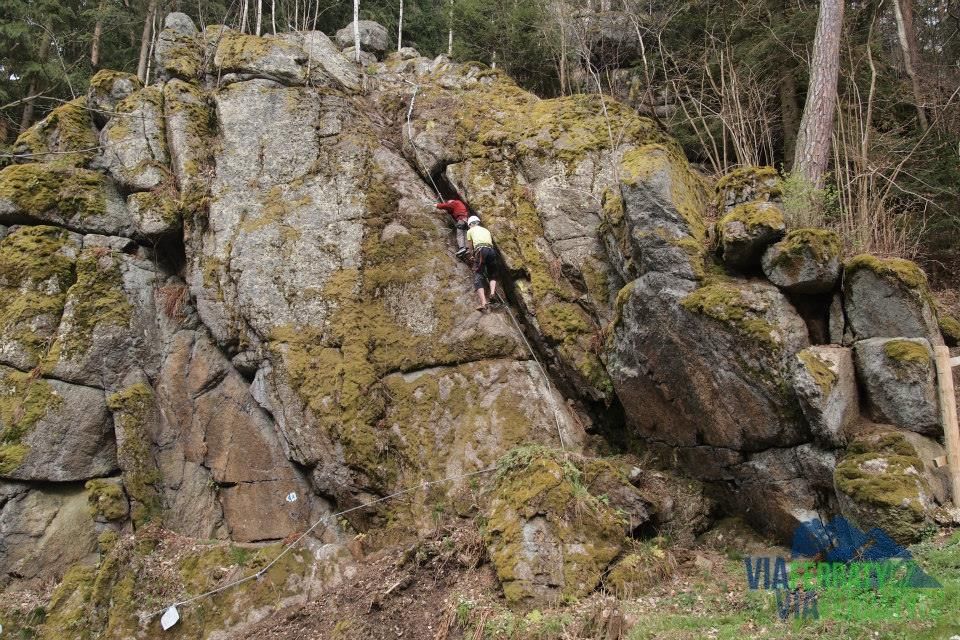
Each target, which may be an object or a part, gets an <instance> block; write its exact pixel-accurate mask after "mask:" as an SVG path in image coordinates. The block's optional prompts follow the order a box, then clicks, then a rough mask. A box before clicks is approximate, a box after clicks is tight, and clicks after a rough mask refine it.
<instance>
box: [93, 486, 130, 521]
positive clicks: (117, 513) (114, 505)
mask: <svg viewBox="0 0 960 640" xmlns="http://www.w3.org/2000/svg"><path fill="white" fill-rule="evenodd" d="M84 488H85V489H86V490H87V500H88V502H89V503H90V513H91V515H93V517H95V518H103V519H104V520H122V519H123V518H125V517H126V516H127V513H129V508H128V505H127V494H126V493H124V491H123V487H122V486H121V485H120V484H119V483H117V482H111V481H110V480H101V479H96V480H88V481H87V483H86V484H85V485H84Z"/></svg>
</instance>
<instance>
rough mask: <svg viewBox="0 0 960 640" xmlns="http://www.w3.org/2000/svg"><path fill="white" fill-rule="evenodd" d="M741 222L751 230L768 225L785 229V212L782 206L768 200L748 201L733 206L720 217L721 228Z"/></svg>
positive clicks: (768, 226)
mask: <svg viewBox="0 0 960 640" xmlns="http://www.w3.org/2000/svg"><path fill="white" fill-rule="evenodd" d="M735 222H739V223H741V224H743V226H745V227H746V228H747V229H748V230H749V231H753V230H754V229H757V228H758V227H767V228H769V229H783V228H784V226H785V225H784V222H783V212H782V211H780V207H778V206H776V205H773V204H770V203H768V202H759V201H754V202H747V203H745V204H741V205H738V206H736V207H734V208H733V210H731V211H730V213H728V214H727V215H725V216H723V218H721V219H720V224H719V226H720V228H721V229H723V228H724V227H726V226H727V225H730V224H733V223H735Z"/></svg>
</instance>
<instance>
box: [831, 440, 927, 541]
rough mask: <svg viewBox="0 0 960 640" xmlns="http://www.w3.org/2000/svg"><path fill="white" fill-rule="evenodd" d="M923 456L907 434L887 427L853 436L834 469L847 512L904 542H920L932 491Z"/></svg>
mask: <svg viewBox="0 0 960 640" xmlns="http://www.w3.org/2000/svg"><path fill="white" fill-rule="evenodd" d="M923 471H924V465H923V461H922V460H921V459H920V458H919V457H918V456H917V452H916V449H915V448H914V447H913V445H911V444H910V442H909V441H908V440H907V439H906V438H905V437H903V435H901V434H899V433H897V432H895V431H884V432H879V433H875V434H871V435H868V436H864V437H861V438H859V439H858V440H856V441H855V442H853V444H851V445H850V446H849V447H848V449H847V452H846V454H845V455H844V457H843V458H842V459H841V460H840V462H839V463H838V464H837V467H836V470H835V471H834V484H835V487H836V490H837V497H838V498H839V500H840V508H841V512H842V513H843V515H844V516H846V517H847V518H849V519H850V520H851V521H853V522H854V523H856V524H857V525H858V526H859V527H861V528H862V529H864V530H867V529H869V528H871V527H880V528H881V529H883V530H884V531H885V532H886V533H887V534H888V535H890V536H891V537H892V538H893V539H894V540H896V541H897V542H899V543H901V544H910V543H913V542H917V541H918V540H919V539H920V537H921V535H922V533H923V531H924V529H925V527H926V526H927V525H928V524H929V523H930V522H931V516H932V511H933V509H934V508H935V505H934V503H933V492H932V490H931V488H930V484H929V482H928V480H927V478H926V477H925V476H924V474H923Z"/></svg>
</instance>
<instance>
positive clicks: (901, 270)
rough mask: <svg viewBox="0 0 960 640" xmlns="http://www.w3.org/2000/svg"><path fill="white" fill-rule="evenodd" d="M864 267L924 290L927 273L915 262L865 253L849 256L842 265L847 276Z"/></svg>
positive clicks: (889, 279) (885, 277)
mask: <svg viewBox="0 0 960 640" xmlns="http://www.w3.org/2000/svg"><path fill="white" fill-rule="evenodd" d="M862 269H866V270H869V271H872V272H873V273H875V274H877V275H878V276H880V277H882V278H884V279H885V280H888V281H891V282H894V283H901V284H904V285H906V286H907V287H910V288H911V289H918V290H920V291H923V292H926V290H927V275H926V274H925V273H924V272H923V270H922V269H921V268H920V267H918V266H917V264H916V263H915V262H911V261H910V260H904V259H902V258H878V257H876V256H872V255H870V254H867V253H862V254H860V255H857V256H854V257H853V258H850V260H848V261H847V262H846V264H845V265H844V270H845V271H846V274H847V275H848V276H850V275H853V274H854V273H856V272H857V271H860V270H862Z"/></svg>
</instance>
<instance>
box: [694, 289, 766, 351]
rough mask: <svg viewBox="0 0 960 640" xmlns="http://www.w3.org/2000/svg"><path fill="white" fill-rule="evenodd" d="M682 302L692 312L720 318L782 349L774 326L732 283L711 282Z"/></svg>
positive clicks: (743, 331)
mask: <svg viewBox="0 0 960 640" xmlns="http://www.w3.org/2000/svg"><path fill="white" fill-rule="evenodd" d="M680 304H681V305H682V306H683V308H684V309H686V310H687V311H690V312H691V313H698V314H702V315H705V316H708V317H710V318H713V319H714V320H719V321H720V322H723V323H724V324H727V325H729V326H731V327H733V328H734V329H736V330H737V332H738V333H740V334H741V335H744V336H746V337H748V338H750V339H752V340H755V341H757V342H759V343H762V344H764V345H765V346H768V347H773V348H779V341H778V340H777V339H776V337H775V328H774V326H773V325H772V324H770V323H769V322H767V320H766V319H765V318H764V317H763V314H762V313H759V312H757V311H756V310H755V309H754V308H753V307H752V306H751V305H750V304H749V303H748V302H747V301H746V299H744V297H743V292H742V291H741V290H740V288H739V287H738V286H737V285H736V284H733V283H732V282H727V281H719V282H713V283H711V284H707V285H705V286H703V287H700V288H699V289H697V290H696V291H694V292H693V293H691V294H689V295H688V296H686V297H685V298H684V299H683V300H682V301H681V303H680Z"/></svg>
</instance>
